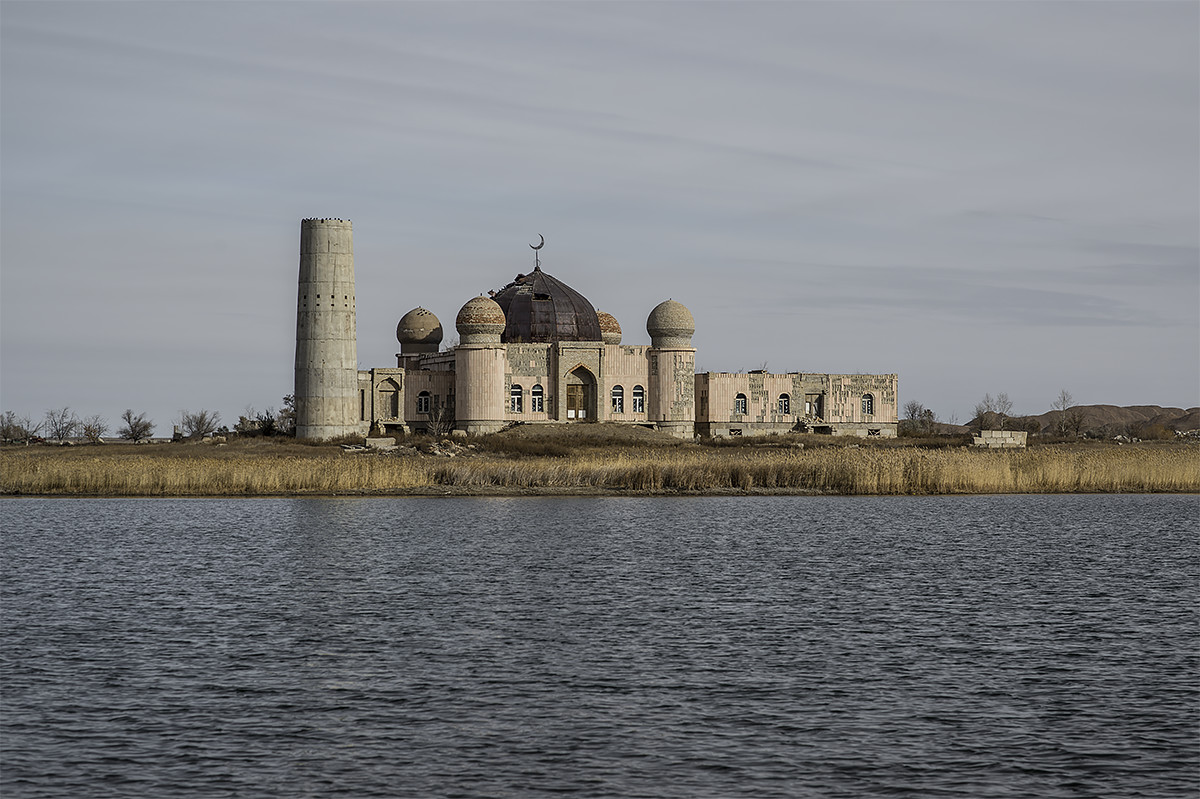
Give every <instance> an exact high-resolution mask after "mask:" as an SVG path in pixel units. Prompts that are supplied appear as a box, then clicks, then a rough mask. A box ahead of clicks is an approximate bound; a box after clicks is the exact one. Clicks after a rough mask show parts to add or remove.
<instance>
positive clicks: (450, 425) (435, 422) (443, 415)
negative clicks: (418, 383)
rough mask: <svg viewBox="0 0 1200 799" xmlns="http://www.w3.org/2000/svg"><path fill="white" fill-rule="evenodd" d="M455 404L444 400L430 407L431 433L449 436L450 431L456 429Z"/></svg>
mask: <svg viewBox="0 0 1200 799" xmlns="http://www.w3.org/2000/svg"><path fill="white" fill-rule="evenodd" d="M454 422H455V419H454V406H453V405H451V404H450V403H448V402H443V403H442V404H441V405H437V406H435V407H434V408H432V409H430V412H429V433H430V435H434V436H448V435H450V431H451V430H453V429H454Z"/></svg>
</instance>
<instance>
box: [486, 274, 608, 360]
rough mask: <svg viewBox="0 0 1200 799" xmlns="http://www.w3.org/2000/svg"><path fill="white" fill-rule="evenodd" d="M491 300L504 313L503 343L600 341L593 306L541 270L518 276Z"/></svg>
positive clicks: (598, 327)
mask: <svg viewBox="0 0 1200 799" xmlns="http://www.w3.org/2000/svg"><path fill="white" fill-rule="evenodd" d="M493 299H494V300H495V301H496V302H497V303H498V304H499V305H500V307H501V308H502V309H503V310H504V318H505V320H506V323H505V327H504V333H503V334H502V335H501V336H500V340H501V341H502V342H504V343H506V344H529V343H534V342H539V343H545V342H551V341H600V340H601V333H600V320H599V318H598V317H597V316H596V309H595V308H593V307H592V304H591V303H590V302H588V301H587V298H586V297H584V296H583V295H582V294H580V293H579V292H578V291H576V290H575V289H573V288H571V287H570V286H568V285H567V284H566V283H563V282H562V281H561V280H555V279H554V278H552V277H550V275H547V274H546V273H545V272H543V271H542V270H541V267H535V268H534V270H533V272H532V273H531V274H528V275H517V277H516V279H515V280H513V282H512V283H509V284H508V285H507V286H505V287H504V288H502V289H501V290H500V291H499V292H498V293H497V294H496V296H495V297H493Z"/></svg>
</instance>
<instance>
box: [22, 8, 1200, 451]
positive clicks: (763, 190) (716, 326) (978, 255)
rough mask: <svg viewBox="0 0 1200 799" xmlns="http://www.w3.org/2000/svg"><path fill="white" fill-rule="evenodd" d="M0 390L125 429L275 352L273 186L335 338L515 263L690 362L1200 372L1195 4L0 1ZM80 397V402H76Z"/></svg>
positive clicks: (940, 383)
mask: <svg viewBox="0 0 1200 799" xmlns="http://www.w3.org/2000/svg"><path fill="white" fill-rule="evenodd" d="M0 26H2V34H3V37H2V41H0V59H2V62H0V82H2V84H0V102H2V108H0V126H2V129H0V132H2V141H0V144H2V149H0V157H2V165H0V166H2V169H0V189H2V194H0V201H2V206H0V211H2V216H0V225H2V230H0V233H2V238H0V269H2V271H0V280H2V283H0V290H2V294H0V302H2V307H0V312H2V315H0V325H2V328H0V339H2V342H0V404H2V406H3V409H4V410H13V411H16V412H17V413H18V414H21V415H25V414H28V415H30V416H33V417H35V418H36V417H40V416H41V415H42V414H43V412H44V411H45V410H46V409H47V408H50V407H55V406H63V405H69V406H71V408H73V409H74V410H75V411H76V412H77V413H78V414H79V415H81V416H85V415H91V414H101V415H103V416H106V417H108V418H109V419H110V420H112V421H113V422H114V423H115V421H116V419H117V417H118V415H119V414H120V412H121V411H122V410H123V409H124V408H126V407H131V408H133V409H135V410H140V411H146V412H148V413H149V414H150V416H151V417H152V418H153V419H154V420H155V421H156V422H157V424H158V430H157V432H158V434H160V435H166V434H169V433H170V429H171V423H172V422H173V420H174V419H175V418H176V417H177V416H178V415H179V412H180V410H182V409H185V408H186V409H190V410H198V409H201V408H205V409H209V410H215V411H219V412H220V413H221V415H222V418H223V420H224V421H226V422H228V423H230V424H232V423H233V422H234V421H236V420H237V417H238V415H239V414H241V413H243V412H244V411H245V408H246V407H247V406H253V407H255V408H258V409H262V408H265V407H267V406H275V407H278V406H279V404H280V399H281V397H282V396H283V395H284V394H288V393H290V392H291V390H292V362H293V356H294V348H295V314H296V275H297V265H298V257H299V256H298V242H299V227H300V220H301V219H302V218H304V217H311V216H327V217H340V218H345V219H350V220H352V221H353V222H354V243H355V268H356V275H357V292H358V357H359V363H360V366H361V367H363V368H369V367H373V366H394V365H395V353H396V352H397V351H398V345H397V343H396V339H395V327H396V322H397V321H398V320H399V318H400V316H401V315H403V314H404V313H405V312H406V311H408V310H409V309H411V308H414V307H416V306H424V307H426V308H429V309H430V310H432V311H433V312H434V313H436V314H437V315H438V316H439V317H440V319H441V320H442V322H443V325H444V326H445V327H446V329H447V338H448V339H449V338H450V337H451V336H453V335H454V334H453V325H454V317H455V314H456V313H457V311H458V309H459V307H461V305H462V304H463V303H464V302H465V301H466V300H468V299H469V298H471V297H472V296H475V295H477V294H479V293H481V292H485V291H487V290H488V289H498V288H500V287H501V286H503V285H504V284H505V283H507V282H508V281H509V280H511V279H512V277H513V276H514V275H515V274H516V273H517V272H523V271H528V270H529V269H530V268H531V267H532V265H533V256H532V251H531V250H530V249H529V247H528V243H530V242H536V241H537V237H538V235H539V234H543V235H545V237H546V247H545V249H544V250H543V251H542V253H543V261H542V265H543V268H544V269H545V271H547V272H548V273H550V274H552V275H554V276H555V277H557V278H559V279H560V280H563V281H564V282H566V283H568V284H569V285H571V286H572V287H574V288H575V289H577V290H579V291H580V292H582V293H583V294H584V295H585V296H587V297H588V298H589V299H590V300H591V301H592V303H593V304H594V305H595V306H596V307H597V308H598V309H600V310H605V311H608V312H610V313H612V314H614V315H615V316H616V317H617V319H618V320H619V321H620V323H621V326H622V328H623V330H624V341H625V343H633V344H636V343H648V341H649V338H648V336H647V334H646V330H645V321H646V316H647V314H648V313H649V312H650V310H651V308H653V307H654V306H655V305H656V304H657V303H659V302H660V301H662V300H664V299H666V298H668V297H671V298H674V299H676V300H678V301H680V302H682V303H684V304H685V305H687V306H688V307H689V308H690V309H691V311H692V313H693V315H694V316H695V318H696V336H695V339H694V343H695V346H696V347H697V349H698V352H697V355H696V363H697V367H698V368H699V369H700V370H702V371H738V370H743V369H755V368H760V367H762V366H763V365H764V364H765V365H766V366H767V367H768V368H769V369H771V370H772V371H779V372H783V371H808V372H879V373H888V372H896V373H898V374H899V375H900V393H901V402H905V401H908V400H910V399H916V400H919V401H920V402H923V403H924V404H925V405H927V406H929V407H931V408H932V409H934V410H935V411H936V412H937V413H938V415H939V417H940V418H942V419H943V420H949V419H950V418H951V417H952V416H956V417H957V420H958V421H959V422H963V421H966V419H967V418H969V416H970V415H971V410H972V408H973V407H974V405H975V403H976V402H977V401H978V400H979V399H980V398H981V397H982V396H983V394H984V393H985V392H986V393H992V394H995V393H997V392H1007V393H1008V394H1009V395H1010V396H1011V397H1012V399H1013V401H1014V404H1015V410H1016V411H1017V412H1023V413H1041V412H1043V411H1046V410H1048V409H1049V407H1050V404H1051V403H1052V402H1053V401H1054V399H1055V397H1056V395H1057V394H1058V392H1059V390H1060V389H1061V388H1067V389H1068V390H1069V391H1071V392H1072V393H1073V395H1074V396H1075V398H1076V400H1077V401H1078V402H1080V403H1087V404H1091V403H1110V404H1116V405H1133V404H1152V405H1174V406H1183V407H1188V406H1194V405H1197V404H1200V254H1198V253H1200V144H1198V142H1200V44H1198V31H1200V4H1198V3H1196V2H1179V3H1172V2H1129V3H1122V2H1095V3H1093V2H1061V3H1056V2H995V3H988V2H973V3H945V2H894V3H871V2H862V3H832V2H795V3H784V2H777V3H720V2H716V3H689V2H676V3H661V2H660V3H588V2H582V3H511V2H495V3H465V2H462V3H382V2H374V3H364V4H356V3H316V2H308V3H299V2H296V3H293V2H263V3H253V2H248V3H215V2H213V3H210V2H175V3H144V2H137V3H111V2H89V3H69V2H53V3H47V2H30V3H26V2H13V1H12V0H5V2H4V3H3V4H2V5H0ZM114 426H115V424H114Z"/></svg>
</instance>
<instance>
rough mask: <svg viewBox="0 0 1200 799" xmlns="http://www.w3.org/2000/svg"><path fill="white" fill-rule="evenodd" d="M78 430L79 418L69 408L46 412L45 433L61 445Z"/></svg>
mask: <svg viewBox="0 0 1200 799" xmlns="http://www.w3.org/2000/svg"><path fill="white" fill-rule="evenodd" d="M78 429H79V417H78V416H76V415H75V414H74V412H73V411H72V410H71V409H70V408H66V407H64V408H59V409H57V410H49V411H46V432H47V433H48V434H49V436H50V437H51V438H56V439H58V442H59V443H60V444H61V443H63V442H64V441H66V440H67V439H68V438H70V437H71V436H73V435H75V431H76V430H78Z"/></svg>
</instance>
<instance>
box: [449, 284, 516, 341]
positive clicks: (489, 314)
mask: <svg viewBox="0 0 1200 799" xmlns="http://www.w3.org/2000/svg"><path fill="white" fill-rule="evenodd" d="M454 326H455V328H457V329H458V336H459V342H460V343H462V344H498V343H500V334H501V333H503V332H504V311H503V310H501V308H500V306H499V305H497V304H496V301H495V300H493V299H490V298H488V297H484V296H482V295H480V296H478V297H472V298H471V299H469V300H467V302H466V304H465V305H464V306H463V307H462V310H460V311H459V312H458V316H457V317H456V318H455V320H454Z"/></svg>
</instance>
